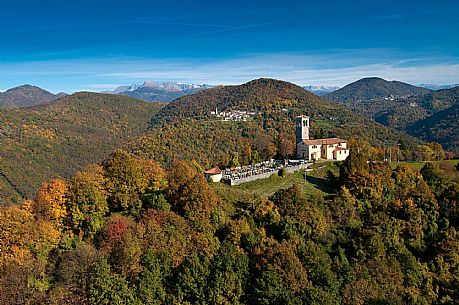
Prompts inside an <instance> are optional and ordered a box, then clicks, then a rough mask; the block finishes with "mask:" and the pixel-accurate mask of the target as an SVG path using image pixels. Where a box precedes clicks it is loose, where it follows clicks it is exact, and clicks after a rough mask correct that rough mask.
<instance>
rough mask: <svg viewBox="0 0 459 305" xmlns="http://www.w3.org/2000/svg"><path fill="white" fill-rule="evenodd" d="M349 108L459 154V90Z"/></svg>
mask: <svg viewBox="0 0 459 305" xmlns="http://www.w3.org/2000/svg"><path fill="white" fill-rule="evenodd" d="M345 105H346V107H348V108H350V109H351V110H352V111H354V112H356V113H359V114H361V115H364V116H367V117H369V118H372V119H373V120H375V121H376V122H378V123H381V124H383V125H386V126H389V127H392V128H396V129H398V130H402V131H405V132H407V133H408V134H411V135H413V136H416V137H419V138H421V139H423V140H425V141H435V142H438V143H440V144H442V145H443V146H444V148H445V149H447V150H451V151H456V152H457V151H459V147H458V145H457V143H458V141H459V134H458V133H457V129H458V127H459V126H458V124H459V120H458V119H457V116H456V113H457V105H459V87H454V88H451V89H442V90H438V91H434V92H431V93H428V94H423V95H418V96H410V97H406V98H397V99H395V100H392V101H391V100H389V101H387V100H372V101H367V102H365V101H351V102H348V103H345Z"/></svg>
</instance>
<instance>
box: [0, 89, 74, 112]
mask: <svg viewBox="0 0 459 305" xmlns="http://www.w3.org/2000/svg"><path fill="white" fill-rule="evenodd" d="M65 95H66V94H65V93H58V94H53V93H51V92H49V91H46V90H44V89H41V88H39V87H35V86H31V85H22V86H18V87H15V88H12V89H9V90H7V91H5V92H1V93H0V109H6V108H22V107H30V106H36V105H40V104H45V103H48V102H50V101H54V100H57V99H59V98H61V97H64V96H65Z"/></svg>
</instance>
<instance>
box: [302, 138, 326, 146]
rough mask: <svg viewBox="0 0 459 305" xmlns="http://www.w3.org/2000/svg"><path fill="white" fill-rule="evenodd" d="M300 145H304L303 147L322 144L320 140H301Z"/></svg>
mask: <svg viewBox="0 0 459 305" xmlns="http://www.w3.org/2000/svg"><path fill="white" fill-rule="evenodd" d="M302 143H303V144H305V145H321V144H322V139H316V140H303V141H302Z"/></svg>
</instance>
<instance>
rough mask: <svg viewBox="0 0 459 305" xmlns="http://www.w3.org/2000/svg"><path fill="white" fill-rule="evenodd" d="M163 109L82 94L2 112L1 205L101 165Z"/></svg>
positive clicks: (117, 97) (122, 98)
mask: <svg viewBox="0 0 459 305" xmlns="http://www.w3.org/2000/svg"><path fill="white" fill-rule="evenodd" d="M161 107H163V105H162V104H158V103H147V102H144V101H139V100H135V99H133V98H130V97H126V96H122V95H109V94H99V93H88V92H80V93H75V94H72V95H69V96H66V97H64V98H61V99H59V100H58V101H54V102H50V103H47V104H44V105H39V106H34V107H28V108H22V109H8V110H2V111H0V121H1V122H2V125H1V129H0V143H1V145H2V149H1V151H0V202H2V201H3V202H4V201H5V200H6V199H8V198H7V197H9V198H17V197H19V195H23V196H26V197H30V196H33V195H34V193H35V191H36V189H37V187H38V186H39V185H40V183H41V182H42V181H43V180H45V179H50V178H54V177H59V176H61V177H70V175H72V174H74V173H75V172H76V171H77V170H80V169H81V168H83V167H84V166H85V165H86V164H88V163H91V162H100V161H101V160H103V159H104V158H105V157H106V156H108V155H109V154H110V153H111V152H112V151H113V150H114V149H115V148H116V147H118V146H120V145H121V144H123V143H124V142H126V141H127V140H128V139H129V138H131V137H134V136H137V135H139V134H140V133H141V132H143V131H145V130H146V129H147V127H148V122H149V120H150V118H151V117H152V116H153V115H154V114H156V112H157V111H158V110H159V109H160V108H161Z"/></svg>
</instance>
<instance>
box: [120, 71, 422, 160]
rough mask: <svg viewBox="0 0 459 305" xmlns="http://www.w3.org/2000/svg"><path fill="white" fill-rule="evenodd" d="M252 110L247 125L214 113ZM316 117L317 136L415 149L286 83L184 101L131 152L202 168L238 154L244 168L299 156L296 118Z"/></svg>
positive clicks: (228, 89) (211, 92)
mask: <svg viewBox="0 0 459 305" xmlns="http://www.w3.org/2000/svg"><path fill="white" fill-rule="evenodd" d="M216 108H217V110H218V111H219V112H221V111H231V110H248V111H251V112H254V113H256V114H255V115H253V116H252V117H251V118H250V119H249V120H247V121H239V122H236V121H222V120H221V119H220V118H217V117H216V116H215V115H211V111H215V109H216ZM300 114H307V115H309V116H311V120H312V123H311V129H312V136H314V137H316V138H319V137H327V136H330V137H333V136H337V137H343V138H346V139H350V138H354V137H355V138H364V139H368V140H369V141H370V142H371V143H373V144H382V143H383V141H384V140H386V141H388V142H392V143H397V142H398V141H399V140H400V139H402V140H403V141H404V142H405V143H411V145H416V144H417V143H419V141H418V140H416V139H414V138H412V137H410V136H407V135H406V134H404V133H401V132H397V131H394V130H391V129H389V128H387V127H384V126H382V125H379V124H377V123H374V122H372V121H371V120H369V119H367V118H364V117H361V116H358V115H356V114H354V113H352V112H351V111H350V110H348V109H346V108H345V107H343V106H340V105H337V104H335V103H331V102H328V101H326V100H324V99H321V98H319V97H317V96H315V95H314V94H312V93H310V92H308V91H305V90H304V89H303V88H301V87H298V86H296V85H294V84H291V83H287V82H284V81H278V80H272V79H257V80H254V81H251V82H248V83H246V84H243V85H239V86H224V87H223V86H222V87H217V88H212V89H207V90H204V91H200V92H197V93H195V94H193V95H189V96H185V97H181V98H179V99H177V100H175V101H173V102H171V103H169V104H168V105H167V106H166V107H164V108H163V109H161V111H160V112H159V113H158V114H157V115H156V116H155V117H154V118H153V119H152V122H151V127H150V129H149V131H148V133H146V134H145V135H143V136H142V137H140V138H138V139H136V140H134V141H131V142H130V143H129V145H128V147H129V149H130V150H131V151H134V152H136V153H138V154H140V155H145V156H148V157H151V158H155V159H156V160H159V161H161V162H165V163H168V162H170V161H171V160H173V159H174V158H186V159H195V160H197V161H198V162H200V163H201V164H202V165H205V166H209V165H220V166H226V165H227V163H228V162H229V159H231V158H234V157H235V155H237V157H238V158H239V160H240V162H242V163H249V162H251V161H254V160H257V159H261V160H266V159H268V158H272V157H279V158H287V157H292V156H294V150H295V139H294V124H293V120H294V117H295V116H297V115H300Z"/></svg>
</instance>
